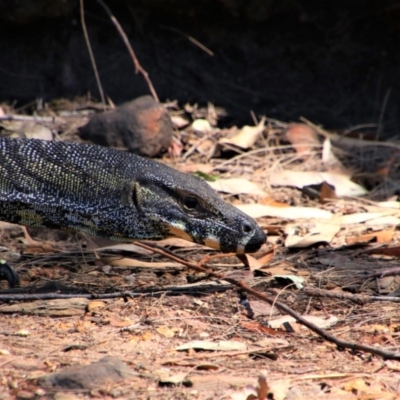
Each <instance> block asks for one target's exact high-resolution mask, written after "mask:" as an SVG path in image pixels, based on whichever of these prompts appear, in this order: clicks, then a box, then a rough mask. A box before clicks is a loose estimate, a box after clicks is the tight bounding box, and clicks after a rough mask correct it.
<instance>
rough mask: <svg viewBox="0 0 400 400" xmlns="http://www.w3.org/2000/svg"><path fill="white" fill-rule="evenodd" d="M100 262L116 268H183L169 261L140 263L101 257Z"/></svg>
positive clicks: (119, 258)
mask: <svg viewBox="0 0 400 400" xmlns="http://www.w3.org/2000/svg"><path fill="white" fill-rule="evenodd" d="M100 261H101V262H103V263H104V264H110V265H112V266H113V267H114V268H119V269H123V268H157V269H164V268H183V267H182V265H181V264H178V263H175V262H172V261H167V262H148V261H139V260H135V259H133V258H126V257H124V258H121V257H115V256H110V257H101V258H100Z"/></svg>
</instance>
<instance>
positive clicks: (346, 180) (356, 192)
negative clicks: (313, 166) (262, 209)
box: [270, 171, 368, 197]
mask: <svg viewBox="0 0 400 400" xmlns="http://www.w3.org/2000/svg"><path fill="white" fill-rule="evenodd" d="M322 182H327V183H328V184H329V185H331V186H333V187H334V188H335V193H336V195H337V196H338V197H342V196H352V197H353V196H362V195H365V194H367V193H368V191H367V190H366V189H364V188H363V187H362V186H360V185H358V184H357V183H354V182H352V181H351V180H350V176H347V175H344V174H338V173H333V172H313V171H282V172H276V173H275V174H272V175H271V178H270V184H271V185H272V186H293V187H297V188H299V189H303V188H304V187H305V186H310V185H320V184H321V183H322Z"/></svg>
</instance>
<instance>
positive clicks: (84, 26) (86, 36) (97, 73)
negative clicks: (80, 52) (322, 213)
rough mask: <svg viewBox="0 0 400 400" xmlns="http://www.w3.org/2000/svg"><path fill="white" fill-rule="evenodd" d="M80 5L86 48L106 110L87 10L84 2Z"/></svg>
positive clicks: (81, 1) (80, 1)
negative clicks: (87, 27) (89, 31)
mask: <svg viewBox="0 0 400 400" xmlns="http://www.w3.org/2000/svg"><path fill="white" fill-rule="evenodd" d="M79 4H80V13H81V24H82V30H83V35H84V36H85V42H86V46H87V48H88V52H89V57H90V62H91V63H92V67H93V71H94V76H95V77H96V82H97V87H98V89H99V93H100V97H101V102H102V103H103V106H104V109H105V108H106V107H107V105H106V99H105V97H104V92H103V86H102V85H101V81H100V75H99V71H98V70H97V65H96V60H95V58H94V55H93V50H92V46H91V44H90V39H89V35H88V32H87V29H86V23H85V9H84V7H83V0H79Z"/></svg>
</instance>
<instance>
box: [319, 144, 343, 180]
mask: <svg viewBox="0 0 400 400" xmlns="http://www.w3.org/2000/svg"><path fill="white" fill-rule="evenodd" d="M322 163H323V164H324V166H325V168H326V169H328V170H329V171H330V172H338V173H345V168H344V166H343V164H342V163H341V162H340V161H339V160H338V158H337V157H336V156H335V155H334V154H333V152H332V143H331V140H330V139H329V138H326V139H325V140H324V144H323V146H322Z"/></svg>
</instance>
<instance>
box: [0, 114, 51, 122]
mask: <svg viewBox="0 0 400 400" xmlns="http://www.w3.org/2000/svg"><path fill="white" fill-rule="evenodd" d="M57 119H58V118H57ZM57 119H56V118H55V117H37V116H36V115H0V121H23V122H24V121H28V122H30V121H33V122H53V123H55V122H57Z"/></svg>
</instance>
